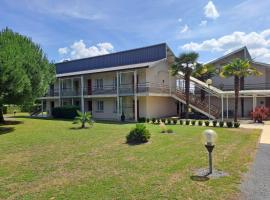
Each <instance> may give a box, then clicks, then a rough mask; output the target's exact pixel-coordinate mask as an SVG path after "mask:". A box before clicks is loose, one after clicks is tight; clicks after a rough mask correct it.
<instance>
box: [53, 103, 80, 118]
mask: <svg viewBox="0 0 270 200" xmlns="http://www.w3.org/2000/svg"><path fill="white" fill-rule="evenodd" d="M77 110H80V108H79V107H78V106H63V107H55V108H53V109H52V116H53V117H54V118H61V119H74V118H75V117H76V115H77Z"/></svg>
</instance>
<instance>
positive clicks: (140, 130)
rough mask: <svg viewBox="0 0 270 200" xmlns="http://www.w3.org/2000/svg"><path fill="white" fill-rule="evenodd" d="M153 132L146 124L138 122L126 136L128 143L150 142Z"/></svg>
mask: <svg viewBox="0 0 270 200" xmlns="http://www.w3.org/2000/svg"><path fill="white" fill-rule="evenodd" d="M150 137H151V134H150V132H149V130H148V129H146V126H145V125H144V124H136V127H135V128H133V129H132V130H131V131H130V132H129V134H128V135H127V136H126V139H127V143H130V144H139V143H145V142H148V141H149V139H150Z"/></svg>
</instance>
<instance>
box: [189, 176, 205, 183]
mask: <svg viewBox="0 0 270 200" xmlns="http://www.w3.org/2000/svg"><path fill="white" fill-rule="evenodd" d="M190 179H191V180H193V181H199V182H204V181H208V180H209V178H208V177H207V176H197V175H195V176H194V175H193V176H190Z"/></svg>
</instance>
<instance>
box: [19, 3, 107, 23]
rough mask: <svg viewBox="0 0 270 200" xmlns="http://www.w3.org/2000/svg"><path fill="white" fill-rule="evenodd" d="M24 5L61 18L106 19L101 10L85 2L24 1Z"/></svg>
mask: <svg viewBox="0 0 270 200" xmlns="http://www.w3.org/2000/svg"><path fill="white" fill-rule="evenodd" d="M22 2H23V4H24V5H25V6H26V7H28V8H29V9H31V10H34V11H36V12H39V13H42V14H46V15H48V14H50V15H55V16H57V17H59V18H74V19H83V20H91V21H92V20H98V19H101V18H103V17H104V15H103V13H100V11H99V9H97V8H95V7H94V6H93V4H90V3H89V2H88V1H85V0H78V1H69V0H66V1H65V3H62V2H57V1H54V0H47V1H28V0H22Z"/></svg>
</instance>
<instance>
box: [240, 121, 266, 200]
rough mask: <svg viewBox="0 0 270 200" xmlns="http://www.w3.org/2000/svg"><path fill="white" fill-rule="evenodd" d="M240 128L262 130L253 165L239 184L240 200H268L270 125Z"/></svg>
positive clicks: (250, 125)
mask: <svg viewBox="0 0 270 200" xmlns="http://www.w3.org/2000/svg"><path fill="white" fill-rule="evenodd" d="M241 127H243V128H259V129H262V135H261V138H260V143H259V144H258V149H257V153H256V157H255V160H254V163H253V164H252V166H251V169H250V171H249V172H248V174H247V175H246V177H245V180H244V182H243V183H242V184H241V192H242V196H241V199H247V200H265V199H270V125H256V124H243V125H241Z"/></svg>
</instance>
